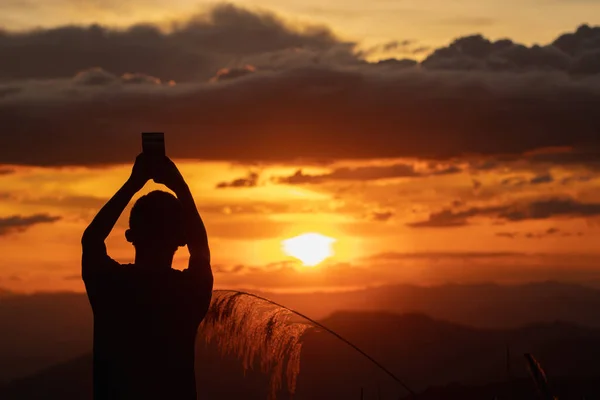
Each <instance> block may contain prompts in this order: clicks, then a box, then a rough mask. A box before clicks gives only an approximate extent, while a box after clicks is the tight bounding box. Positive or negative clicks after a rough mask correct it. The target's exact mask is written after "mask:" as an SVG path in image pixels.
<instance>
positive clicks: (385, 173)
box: [274, 164, 462, 185]
mask: <svg viewBox="0 0 600 400" xmlns="http://www.w3.org/2000/svg"><path fill="white" fill-rule="evenodd" d="M460 172H462V170H461V169H460V168H458V167H457V166H454V165H451V166H443V167H438V166H437V165H435V164H432V165H431V166H430V169H429V170H426V171H420V170H417V169H415V166H414V165H412V164H393V165H384V166H365V167H355V168H349V167H340V168H336V169H334V170H333V171H331V172H328V173H324V174H316V175H310V174H305V173H304V172H302V170H301V169H299V170H297V171H296V172H295V173H294V174H293V175H290V176H282V177H275V178H274V181H275V182H278V183H285V184H291V185H301V184H317V183H324V182H329V181H374V180H380V179H393V178H415V177H425V176H431V175H449V174H456V173H460Z"/></svg>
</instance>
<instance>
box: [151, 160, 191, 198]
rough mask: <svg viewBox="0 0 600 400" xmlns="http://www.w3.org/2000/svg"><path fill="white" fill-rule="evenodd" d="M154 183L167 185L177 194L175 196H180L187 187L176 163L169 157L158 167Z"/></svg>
mask: <svg viewBox="0 0 600 400" xmlns="http://www.w3.org/2000/svg"><path fill="white" fill-rule="evenodd" d="M154 182H156V183H160V184H163V185H165V186H166V187H168V188H169V189H171V190H172V191H173V192H175V194H179V193H180V192H181V190H182V189H184V188H185V187H186V186H187V184H186V183H185V180H184V179H183V176H182V175H181V172H179V170H178V169H177V166H175V163H174V162H173V161H171V159H170V158H169V157H165V158H164V159H163V160H161V162H160V163H159V164H158V166H157V167H156V172H155V174H154Z"/></svg>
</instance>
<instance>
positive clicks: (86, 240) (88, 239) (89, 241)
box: [81, 228, 104, 247]
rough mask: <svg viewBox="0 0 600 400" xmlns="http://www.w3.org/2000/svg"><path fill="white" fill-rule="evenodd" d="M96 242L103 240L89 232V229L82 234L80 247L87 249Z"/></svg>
mask: <svg viewBox="0 0 600 400" xmlns="http://www.w3.org/2000/svg"><path fill="white" fill-rule="evenodd" d="M98 242H104V240H102V239H101V238H99V237H98V235H96V234H94V232H93V231H90V229H89V228H88V229H86V230H85V231H84V232H83V235H81V245H82V246H83V247H87V246H90V245H93V244H95V243H98Z"/></svg>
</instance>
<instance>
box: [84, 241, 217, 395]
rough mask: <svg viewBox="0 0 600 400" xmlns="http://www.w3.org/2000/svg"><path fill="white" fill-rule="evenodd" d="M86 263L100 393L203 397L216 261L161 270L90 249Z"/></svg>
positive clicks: (95, 362)
mask: <svg viewBox="0 0 600 400" xmlns="http://www.w3.org/2000/svg"><path fill="white" fill-rule="evenodd" d="M100 253H102V252H100ZM82 264H83V265H82V267H83V280H84V282H85V287H86V290H87V294H88V298H89V300H90V304H91V306H92V310H93V312H94V399H95V400H105V399H111V400H113V399H144V400H147V399H173V400H196V381H195V374H194V359H195V357H194V355H195V342H196V332H197V329H198V325H199V324H200V322H201V321H202V319H203V318H204V316H205V315H206V311H207V309H208V306H209V303H210V298H211V294H212V274H211V273H210V267H209V266H194V268H188V269H187V270H185V271H177V270H174V269H168V270H163V271H158V270H152V269H148V268H140V267H138V266H136V265H132V264H129V265H121V264H119V263H117V262H116V261H114V260H113V259H111V258H110V257H108V256H107V255H106V253H104V255H102V254H100V255H98V253H96V254H95V255H92V254H88V255H87V256H86V253H85V251H84V256H83V260H82Z"/></svg>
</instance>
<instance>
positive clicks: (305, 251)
mask: <svg viewBox="0 0 600 400" xmlns="http://www.w3.org/2000/svg"><path fill="white" fill-rule="evenodd" d="M335 241H336V240H335V239H333V238H330V237H327V236H325V235H321V234H320V233H305V234H303V235H300V236H296V237H293V238H290V239H287V240H284V241H283V242H282V247H283V251H284V252H285V253H286V254H287V255H289V256H292V257H294V258H297V259H298V260H300V261H302V263H303V264H304V266H306V267H314V266H316V265H318V264H319V263H321V262H323V261H324V260H325V259H327V258H329V257H331V256H332V255H333V249H332V248H331V245H332V244H333V243H335Z"/></svg>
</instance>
